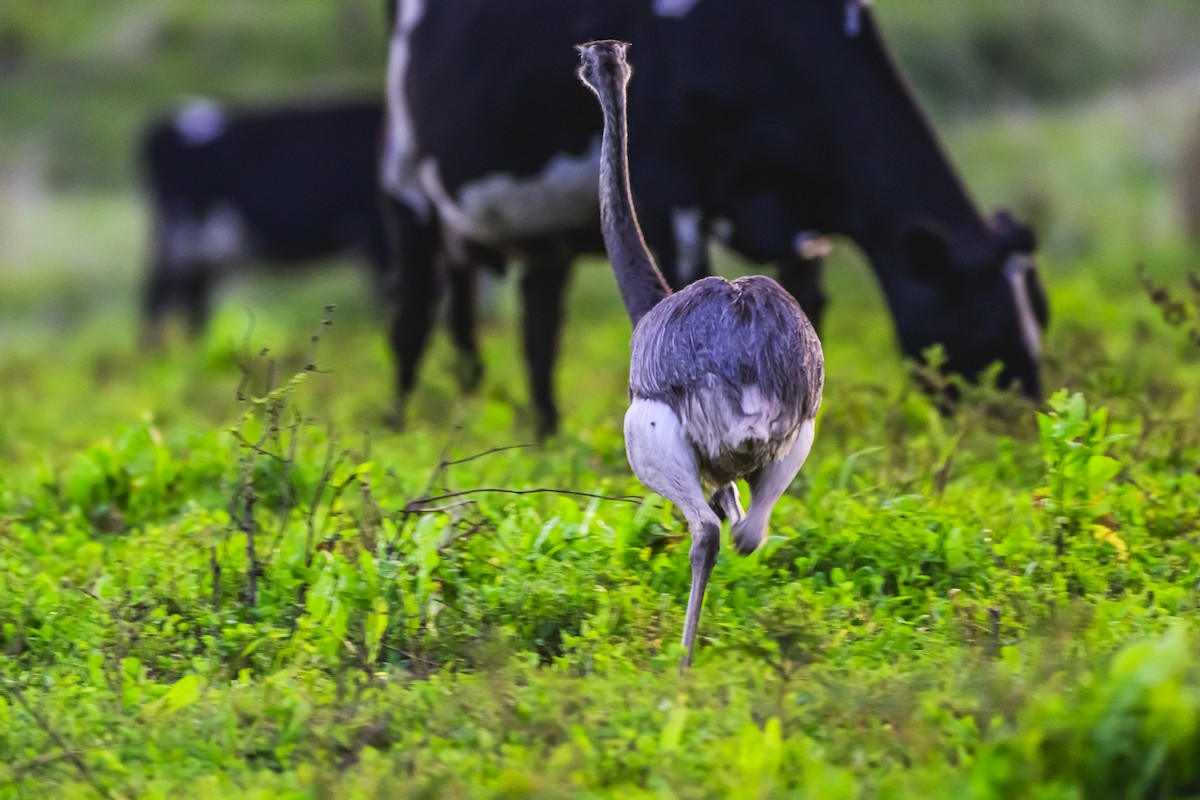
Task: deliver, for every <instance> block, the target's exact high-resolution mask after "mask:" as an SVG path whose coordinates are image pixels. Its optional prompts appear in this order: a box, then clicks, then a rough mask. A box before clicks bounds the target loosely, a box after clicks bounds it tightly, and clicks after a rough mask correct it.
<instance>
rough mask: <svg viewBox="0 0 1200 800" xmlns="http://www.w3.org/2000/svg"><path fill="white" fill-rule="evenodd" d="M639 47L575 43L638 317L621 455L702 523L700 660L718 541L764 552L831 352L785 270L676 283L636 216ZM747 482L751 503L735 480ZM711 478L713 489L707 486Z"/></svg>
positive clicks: (610, 220) (693, 612) (610, 237)
mask: <svg viewBox="0 0 1200 800" xmlns="http://www.w3.org/2000/svg"><path fill="white" fill-rule="evenodd" d="M628 47H629V45H628V44H627V43H625V42H619V41H612V40H608V41H596V42H589V43H586V44H582V45H578V48H577V49H578V50H579V53H580V60H581V65H580V67H579V77H580V79H581V80H582V81H583V82H584V84H586V85H587V86H588V88H590V89H591V90H592V91H593V92H595V94H596V96H597V97H598V98H599V100H600V108H601V111H602V112H603V115H604V133H603V139H602V141H601V150H600V220H601V227H602V230H603V233H604V244H605V247H606V249H607V250H608V255H609V259H610V260H611V261H612V266H613V272H614V273H615V274H616V278H617V285H618V286H619V287H620V290H621V299H622V300H623V301H624V304H625V310H626V311H627V312H628V313H629V319H630V320H631V321H632V323H633V338H632V342H631V346H632V357H631V359H630V365H629V399H630V405H629V410H628V411H627V412H626V414H625V453H626V455H627V457H628V458H629V466H630V467H631V468H632V469H633V472H634V474H635V475H637V477H638V479H639V480H640V481H641V482H642V483H644V484H645V485H646V486H647V487H648V488H650V489H651V490H653V491H655V492H657V493H658V494H660V495H662V496H663V497H665V498H667V499H668V500H670V501H671V502H673V503H674V504H675V505H676V506H678V507H679V509H680V510H681V511H682V512H683V514H684V516H685V517H686V518H687V522H688V528H689V529H690V530H691V534H692V546H691V562H692V587H691V592H690V594H689V596H688V604H687V617H686V619H685V622H684V627H683V646H684V648H685V650H686V654H685V655H684V657H683V661H682V664H683V666H688V665H690V664H691V661H692V655H693V652H694V650H695V645H696V629H697V627H698V625H699V622H700V608H701V606H702V605H703V602H704V590H705V587H706V586H707V585H708V580H709V577H710V575H711V574H712V570H713V565H714V564H715V563H716V560H717V551H718V549H719V547H720V532H721V520H722V519H728V520H729V521H730V522H731V523H732V524H733V543H734V547H735V548H736V549H737V550H738V551H739V552H741V553H750V552H752V551H754V550H755V549H756V548H757V547H758V546H759V545H760V544H762V542H763V540H764V539H765V538H766V531H767V523H768V521H769V520H770V516H771V510H772V509H773V508H774V506H775V503H776V502H777V501H778V500H779V498H780V497H781V496H782V495H783V492H784V490H786V489H787V487H788V485H789V484H790V483H791V482H792V479H793V478H795V477H796V473H798V472H799V471H800V467H801V465H803V464H804V460H805V458H807V457H808V452H809V449H810V448H811V447H812V443H813V432H814V428H813V420H814V418H815V417H816V414H817V408H818V407H819V406H820V404H821V389H822V387H823V385H824V380H825V359H824V356H823V354H822V352H821V342H820V340H819V339H818V338H817V335H816V333H815V332H814V331H813V327H812V324H811V323H810V322H809V321H808V318H807V317H806V316H805V315H804V312H803V311H802V310H801V309H800V306H799V305H798V304H797V303H796V301H795V300H794V299H792V296H791V295H789V294H788V293H787V292H786V291H784V289H783V288H782V287H781V286H780V285H779V284H778V283H776V282H775V281H773V280H772V279H770V278H767V277H763V276H757V275H756V276H751V277H745V278H738V279H737V280H734V281H727V280H725V279H724V278H705V279H703V280H700V281H697V282H696V283H693V284H691V285H690V286H688V287H687V288H685V289H683V290H681V291H679V292H676V293H674V294H672V293H671V290H670V289H668V288H667V284H666V281H665V280H664V279H663V276H662V273H661V272H659V269H658V267H657V265H656V264H655V263H654V259H653V257H652V256H651V255H650V251H649V250H648V249H647V247H646V243H645V240H644V239H643V238H642V232H641V229H640V227H639V226H638V221H637V214H636V212H635V211H634V208H633V197H632V193H631V191H630V188H629V168H628V137H627V131H626V118H627V117H626V88H627V84H628V82H629V77H630V75H631V70H630V67H629V64H628V62H627V60H626V50H627V48H628ZM743 478H744V479H746V480H747V481H748V483H749V485H750V493H751V496H750V500H751V502H750V509H749V511H748V512H744V511H743V510H742V506H741V501H740V499H739V497H738V490H737V487H736V485H735V484H734V481H736V480H739V479H743ZM705 483H707V484H709V485H711V486H712V487H714V492H713V494H712V496H711V499H708V498H706V497H705V494H704V484H705Z"/></svg>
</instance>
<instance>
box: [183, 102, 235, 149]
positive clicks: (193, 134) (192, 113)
mask: <svg viewBox="0 0 1200 800" xmlns="http://www.w3.org/2000/svg"><path fill="white" fill-rule="evenodd" d="M228 123H229V118H228V116H227V115H226V114H225V110H224V109H222V108H221V106H220V105H218V104H217V103H215V102H213V101H212V100H196V101H193V102H191V103H188V104H187V105H186V106H184V107H183V109H181V110H180V112H179V113H178V114H177V115H176V116H175V130H176V131H177V132H178V133H179V138H181V139H183V141H184V144H188V145H192V146H198V145H202V144H207V143H209V142H211V141H212V140H213V139H216V138H217V137H218V136H220V135H221V134H222V133H224V132H225V127H226V125H228Z"/></svg>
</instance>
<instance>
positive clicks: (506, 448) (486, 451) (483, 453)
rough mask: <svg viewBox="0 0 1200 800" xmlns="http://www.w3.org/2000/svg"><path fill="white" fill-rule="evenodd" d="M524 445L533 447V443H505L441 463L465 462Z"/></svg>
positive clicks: (452, 464)
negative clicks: (501, 445) (502, 445)
mask: <svg viewBox="0 0 1200 800" xmlns="http://www.w3.org/2000/svg"><path fill="white" fill-rule="evenodd" d="M526 447H533V445H532V444H510V445H505V446H504V447H493V448H492V449H491V450H484V451H483V452H482V453H476V454H475V455H472V456H465V457H463V458H456V459H454V460H453V461H444V462H442V463H443V466H446V467H453V466H455V465H457V464H466V463H467V462H468V461H474V460H475V459H477V458H483V457H484V456H490V455H494V454H495V453H503V452H505V451H506V450H521V449H523V448H526Z"/></svg>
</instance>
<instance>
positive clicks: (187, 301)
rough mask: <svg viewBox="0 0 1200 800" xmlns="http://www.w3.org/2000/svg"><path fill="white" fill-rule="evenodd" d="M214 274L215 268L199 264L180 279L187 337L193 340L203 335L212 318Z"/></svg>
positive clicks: (215, 272)
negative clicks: (185, 314) (185, 313)
mask: <svg viewBox="0 0 1200 800" xmlns="http://www.w3.org/2000/svg"><path fill="white" fill-rule="evenodd" d="M216 274H217V270H216V268H215V267H213V266H211V265H209V264H200V265H197V266H196V267H195V268H194V269H189V270H188V271H187V273H186V274H185V275H184V276H182V278H181V279H180V282H179V285H180V288H181V291H182V293H183V306H184V310H185V311H186V312H187V323H188V336H189V337H191V338H193V339H196V338H198V337H199V336H200V335H201V334H202V333H204V329H205V328H206V327H208V321H209V319H210V318H211V317H212V293H213V283H214V282H215V279H216Z"/></svg>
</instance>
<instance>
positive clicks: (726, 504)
mask: <svg viewBox="0 0 1200 800" xmlns="http://www.w3.org/2000/svg"><path fill="white" fill-rule="evenodd" d="M708 505H709V507H710V508H712V510H713V511H714V512H715V513H716V515H717V516H718V517H720V518H721V519H722V520H729V522H730V523H732V524H737V523H739V522H741V521H742V518H743V517H745V516H746V512H745V511H743V510H742V498H741V496H740V495H739V494H738V488H737V484H735V483H727V484H725V485H724V486H721V487H718V489H717V490H716V491H715V492H713V494H712V497H711V498H710V499H709V501H708Z"/></svg>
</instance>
